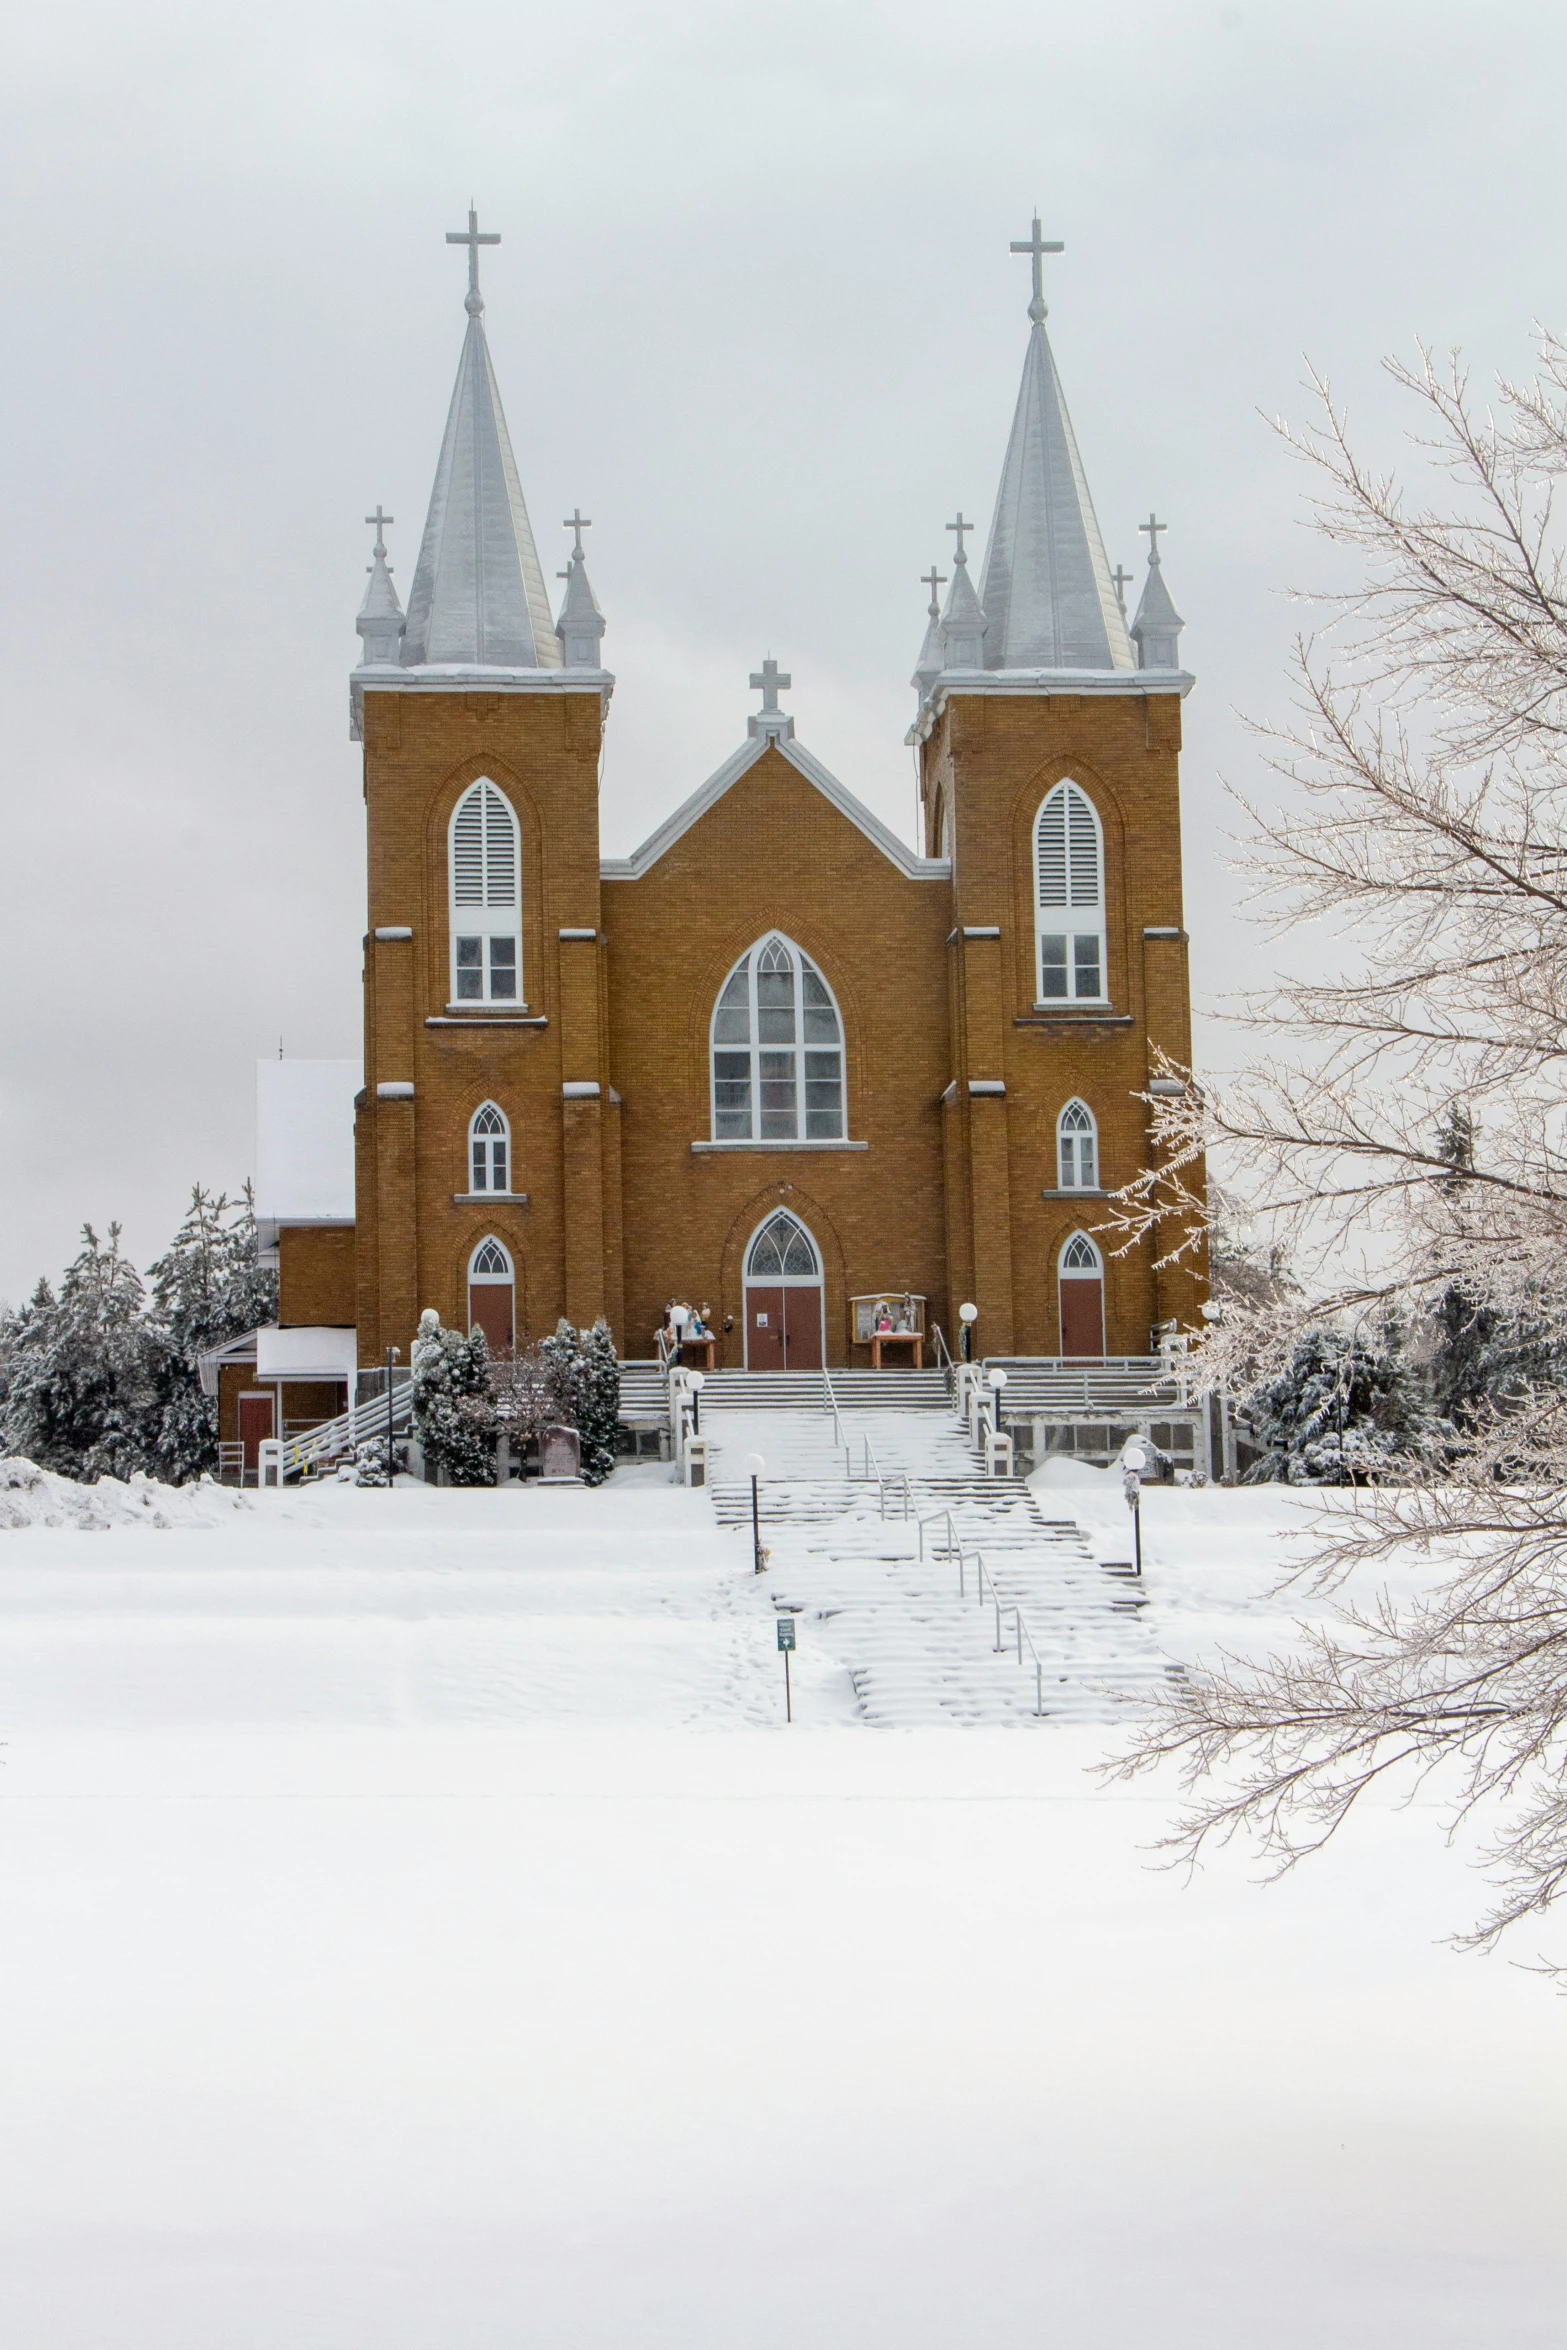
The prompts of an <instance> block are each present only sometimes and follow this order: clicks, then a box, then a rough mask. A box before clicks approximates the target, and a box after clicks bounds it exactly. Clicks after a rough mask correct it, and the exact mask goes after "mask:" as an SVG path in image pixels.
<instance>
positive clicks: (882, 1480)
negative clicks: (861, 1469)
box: [851, 1436, 909, 1518]
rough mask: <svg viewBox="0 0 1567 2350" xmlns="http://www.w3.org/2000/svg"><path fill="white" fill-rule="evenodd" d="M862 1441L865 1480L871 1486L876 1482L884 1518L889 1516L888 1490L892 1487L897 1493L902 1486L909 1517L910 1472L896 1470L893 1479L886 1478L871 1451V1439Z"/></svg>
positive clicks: (904, 1503) (879, 1505)
mask: <svg viewBox="0 0 1567 2350" xmlns="http://www.w3.org/2000/svg"><path fill="white" fill-rule="evenodd" d="M861 1441H862V1442H863V1444H864V1446H865V1480H866V1483H867V1484H869V1482H870V1480H871V1479H872V1478H873V1477H874V1478H875V1480H876V1499H877V1504H878V1507H879V1509H880V1512H881V1515H882V1517H884V1518H885V1517H886V1515H887V1488H888V1486H889V1485H891V1486H892V1488H893V1490H894V1492H896V1491H897V1490H898V1488H899V1487H900V1486H901V1488H902V1490H903V1514H904V1516H905V1517H907V1516H908V1514H909V1472H908V1470H907V1469H896V1470H894V1472H893V1474H892V1476H891V1477H887V1476H884V1475H883V1473H882V1466H881V1463H880V1461H878V1460H877V1458H876V1455H875V1453H874V1452H873V1451H872V1449H871V1440H870V1438H869V1437H868V1436H866V1437H863V1438H862V1439H861ZM851 1474H852V1471H851Z"/></svg>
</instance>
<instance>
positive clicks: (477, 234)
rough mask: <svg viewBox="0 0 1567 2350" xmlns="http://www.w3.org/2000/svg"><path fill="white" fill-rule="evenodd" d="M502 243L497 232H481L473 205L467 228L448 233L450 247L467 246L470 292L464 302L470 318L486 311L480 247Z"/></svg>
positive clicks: (451, 230) (469, 211) (469, 213)
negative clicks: (480, 274) (480, 279)
mask: <svg viewBox="0 0 1567 2350" xmlns="http://www.w3.org/2000/svg"><path fill="white" fill-rule="evenodd" d="M500 241H501V240H500V236H499V234H498V232H497V231H496V230H494V229H485V230H482V231H481V229H480V227H479V215H478V214H477V212H475V210H474V208H473V206H472V204H470V205H469V206H468V225H467V227H466V228H449V229H448V230H447V232H446V242H447V243H448V244H449V245H466V246H467V248H468V292H467V296H466V298H465V299H464V302H463V308H464V309H465V310H466V311H467V313H468V316H469V317H470V318H477V317H479V316H480V315H481V313H482V311H483V309H484V297H483V295H482V294H481V293H480V291H479V247H480V246H481V245H498V244H499V243H500Z"/></svg>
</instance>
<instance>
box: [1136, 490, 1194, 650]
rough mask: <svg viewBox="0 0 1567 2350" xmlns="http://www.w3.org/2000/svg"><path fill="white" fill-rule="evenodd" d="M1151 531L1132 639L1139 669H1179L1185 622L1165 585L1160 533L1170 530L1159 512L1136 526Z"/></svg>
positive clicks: (1149, 532)
mask: <svg viewBox="0 0 1567 2350" xmlns="http://www.w3.org/2000/svg"><path fill="white" fill-rule="evenodd" d="M1137 527H1138V529H1139V530H1145V531H1146V532H1147V533H1148V577H1147V578H1146V579H1145V580H1144V582H1143V592H1142V596H1141V599H1140V600H1139V603H1138V606H1137V618H1136V619H1135V620H1134V621H1133V622H1132V642H1133V644H1134V645H1135V646H1136V647H1137V666H1138V668H1139V669H1179V667H1180V666H1181V654H1180V645H1181V630H1182V629H1183V628H1184V627H1185V625H1186V623H1185V622H1184V620H1182V618H1181V616H1180V614H1179V612H1177V610H1176V609H1175V606H1174V604H1173V603H1172V602H1171V600H1170V591H1169V589H1168V588H1167V587H1166V586H1165V584H1164V570H1163V567H1162V566H1161V564H1160V561H1159V533H1160V531H1161V530H1168V529H1169V527H1170V526H1169V524H1168V523H1167V522H1161V521H1160V520H1159V517H1158V515H1157V514H1150V515H1149V517H1148V520H1147V521H1146V522H1140V523H1139V524H1138V525H1137Z"/></svg>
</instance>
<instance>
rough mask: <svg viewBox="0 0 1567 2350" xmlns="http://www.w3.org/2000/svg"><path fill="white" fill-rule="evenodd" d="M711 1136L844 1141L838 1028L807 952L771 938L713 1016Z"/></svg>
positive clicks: (735, 973)
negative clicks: (805, 953)
mask: <svg viewBox="0 0 1567 2350" xmlns="http://www.w3.org/2000/svg"><path fill="white" fill-rule="evenodd" d="M712 1053H713V1140H714V1141H715V1142H800V1141H809V1142H838V1141H841V1140H842V1138H843V1133H844V1114H843V1022H842V1021H841V1020H840V1019H839V1017H838V1007H837V1005H836V1004H835V1003H834V1001H833V996H832V990H831V988H830V987H829V986H828V985H827V982H826V980H825V979H824V978H823V977H822V975H821V973H820V972H819V971H818V970H817V968H816V965H815V964H814V963H813V962H812V961H811V959H810V957H809V956H808V955H802V954H801V952H800V950H799V948H798V947H797V946H793V945H791V943H790V941H789V940H788V939H786V938H780V937H779V936H778V934H777V933H776V932H775V933H774V934H773V936H772V937H771V938H765V939H763V940H762V942H761V944H760V945H759V946H754V947H753V948H752V949H751V951H750V953H749V954H748V955H742V956H741V958H740V960H739V962H738V963H737V964H736V965H735V967H734V969H733V970H732V971H731V972H730V974H729V977H728V978H727V979H726V980H725V982H724V985H723V989H722V991H721V992H720V995H719V998H718V1003H717V1006H716V1008H715V1010H714V1013H713V1040H712Z"/></svg>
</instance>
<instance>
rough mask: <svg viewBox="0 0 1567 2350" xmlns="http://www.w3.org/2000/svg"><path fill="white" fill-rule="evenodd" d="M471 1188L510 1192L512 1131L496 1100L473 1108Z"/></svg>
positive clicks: (469, 1153) (470, 1136)
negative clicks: (496, 1105)
mask: <svg viewBox="0 0 1567 2350" xmlns="http://www.w3.org/2000/svg"><path fill="white" fill-rule="evenodd" d="M468 1172H469V1175H470V1177H471V1181H470V1183H469V1186H468V1188H469V1189H470V1191H510V1189H511V1130H510V1128H509V1127H508V1126H507V1123H506V1120H505V1117H504V1115H503V1114H502V1112H501V1111H499V1110H498V1109H497V1108H496V1107H495V1104H494V1103H493V1102H485V1103H483V1104H482V1105H481V1107H480V1108H478V1109H477V1110H475V1111H474V1113H473V1116H472V1118H471V1119H470V1120H469V1123H468Z"/></svg>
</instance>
